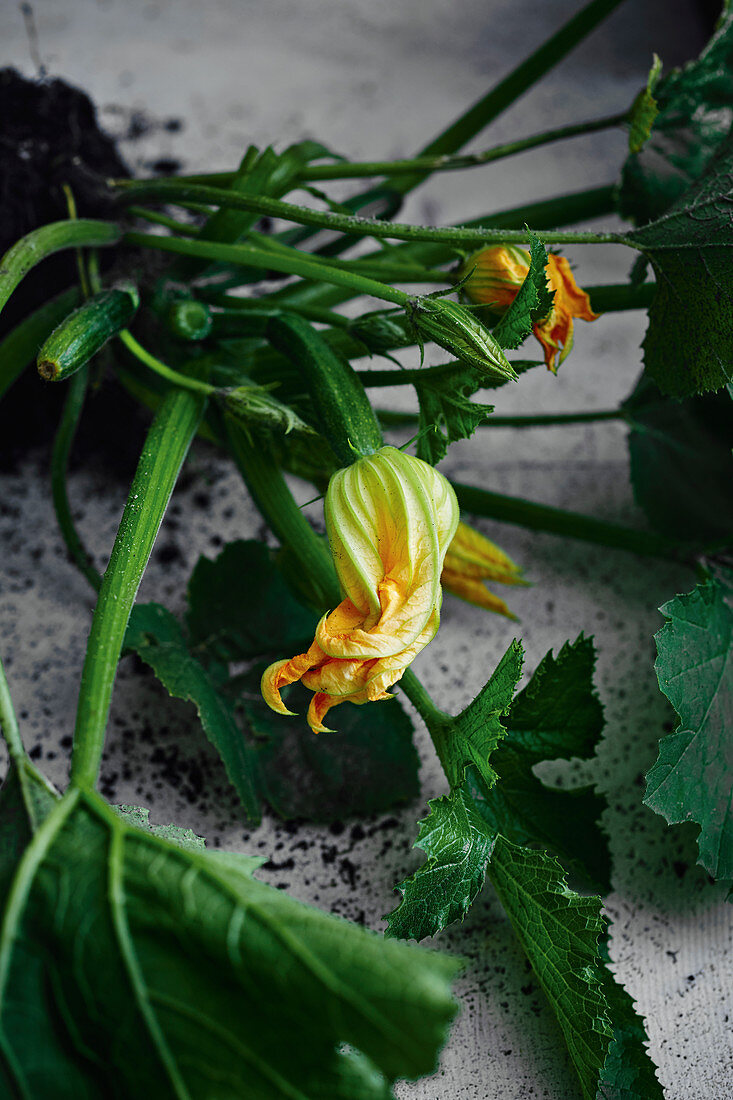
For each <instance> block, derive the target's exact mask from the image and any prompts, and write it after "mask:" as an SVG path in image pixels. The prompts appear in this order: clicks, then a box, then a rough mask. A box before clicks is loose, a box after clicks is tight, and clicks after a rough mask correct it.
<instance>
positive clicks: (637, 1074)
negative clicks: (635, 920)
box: [597, 940, 664, 1100]
mask: <svg viewBox="0 0 733 1100" xmlns="http://www.w3.org/2000/svg"><path fill="white" fill-rule="evenodd" d="M600 954H601V958H602V959H603V961H604V962H608V961H609V955H608V948H607V945H606V942H605V940H603V941H602V942H601V945H600ZM599 977H600V981H601V985H602V987H603V995H604V997H605V998H606V1003H607V1004H608V1008H609V1014H610V1018H611V1021H612V1026H613V1040H612V1041H611V1045H610V1046H609V1048H608V1055H607V1057H606V1062H605V1065H604V1066H603V1072H602V1074H601V1083H600V1087H599V1089H598V1098H597V1100H664V1093H663V1091H662V1086H661V1085H660V1084H659V1080H658V1078H657V1074H656V1070H655V1068H654V1063H653V1062H652V1060H651V1058H650V1057H649V1053H648V1051H647V1043H648V1039H647V1034H646V1027H645V1024H644V1020H643V1019H642V1017H641V1016H640V1015H639V1013H638V1012H637V1011H636V1006H635V1005H634V1002H633V1000H632V999H631V997H630V996H629V994H628V993H627V992H626V990H625V989H624V987H623V986H622V985H619V983H618V982H617V981H616V979H615V977H614V976H613V974H612V973H611V971H610V970H609V969H608V967H606V966H603V967H602V968H601V970H600V973H599Z"/></svg>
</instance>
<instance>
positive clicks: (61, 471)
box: [51, 367, 102, 592]
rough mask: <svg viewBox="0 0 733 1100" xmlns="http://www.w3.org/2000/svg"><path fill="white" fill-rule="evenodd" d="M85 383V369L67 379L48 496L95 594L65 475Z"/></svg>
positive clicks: (94, 576) (95, 578) (97, 580)
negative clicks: (49, 494) (73, 514)
mask: <svg viewBox="0 0 733 1100" xmlns="http://www.w3.org/2000/svg"><path fill="white" fill-rule="evenodd" d="M88 380H89V369H88V367H82V368H81V370H79V371H77V373H76V374H75V375H74V376H73V377H72V378H71V380H70V382H69V385H68V391H67V396H66V402H65V404H64V411H63V414H62V416H61V421H60V423H59V427H58V431H57V432H56V438H55V439H54V442H53V451H52V453H51V494H52V496H53V506H54V509H55V511H56V519H57V520H58V525H59V528H60V530H61V534H62V537H63V539H64V542H65V543H66V549H67V550H68V551H69V554H70V556H71V560H72V561H73V562H74V564H75V565H76V566H77V568H78V569H79V570H80V572H81V573H83V575H84V576H85V577H86V579H87V580H88V581H89V583H90V584H91V586H92V588H93V589H94V590H95V591H96V592H99V589H100V587H101V585H102V578H101V577H100V575H99V573H98V572H97V570H96V569H95V568H94V565H93V564H92V559H91V556H90V555H89V554H88V553H87V551H86V549H85V548H84V544H83V543H82V541H81V539H80V537H79V534H78V532H77V530H76V527H75V525H74V520H73V517H72V515H71V507H70V505H69V496H68V492H67V481H66V475H67V470H68V465H69V454H70V452H71V448H72V446H73V444H74V437H75V435H76V429H77V426H78V424H79V417H80V416H81V411H82V408H83V406H84V399H85V397H86V392H87V385H88Z"/></svg>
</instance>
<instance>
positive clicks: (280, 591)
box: [186, 540, 316, 661]
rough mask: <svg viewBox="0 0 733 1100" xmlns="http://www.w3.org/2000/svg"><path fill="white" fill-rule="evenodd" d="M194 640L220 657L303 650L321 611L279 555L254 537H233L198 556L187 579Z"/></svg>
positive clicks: (196, 647)
mask: <svg viewBox="0 0 733 1100" xmlns="http://www.w3.org/2000/svg"><path fill="white" fill-rule="evenodd" d="M188 603H189V607H188V613H187V615H186V625H187V627H188V631H189V635H190V639H191V646H192V647H193V649H194V650H196V651H201V652H203V653H205V654H206V655H207V656H211V657H214V658H216V659H217V660H220V661H244V660H247V659H249V658H251V657H261V656H262V655H263V654H265V653H272V654H276V653H284V652H287V651H289V650H291V649H292V650H293V652H298V651H299V650H300V649H307V648H308V646H309V645H310V643H311V641H312V640H313V630H314V627H315V625H316V617H315V616H314V614H313V612H312V611H308V610H307V608H305V607H304V606H303V605H302V604H301V603H299V602H298V600H296V599H295V597H294V596H293V594H292V592H291V591H290V590H289V588H288V587H287V585H286V584H285V582H284V580H283V579H282V576H281V574H280V571H279V570H278V568H277V566H276V565H275V555H274V553H273V552H272V551H271V550H268V548H267V547H266V546H263V545H262V543H260V542H256V541H254V540H250V541H246V542H245V541H238V542H230V543H228V545H227V546H225V547H224V549H223V550H222V552H221V553H220V554H219V556H218V557H217V558H216V559H215V560H214V561H211V560H210V559H209V558H205V557H201V558H199V560H198V562H197V564H196V567H195V569H194V571H193V573H192V574H191V578H190V580H189V584H188Z"/></svg>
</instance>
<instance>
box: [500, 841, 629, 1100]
mask: <svg viewBox="0 0 733 1100" xmlns="http://www.w3.org/2000/svg"><path fill="white" fill-rule="evenodd" d="M488 872H489V876H490V878H491V881H492V883H493V885H494V888H495V889H496V892H497V894H498V895H499V898H500V900H501V903H502V905H503V906H504V909H505V910H506V912H507V915H508V917H509V919H510V921H511V922H512V926H513V928H514V931H515V933H516V935H517V937H518V939H519V941H520V943H521V944H522V947H523V948H524V951H525V954H526V955H527V958H528V959H529V961H530V963H531V964H532V969H533V970H534V972H535V974H536V975H537V978H538V980H539V982H540V985H541V986H542V988H543V990H544V991H545V994H546V996H547V999H548V1000H549V1002H550V1005H551V1007H552V1010H553V1012H554V1013H555V1016H556V1017H557V1020H558V1022H559V1024H560V1027H561V1028H562V1032H563V1035H564V1036H565V1042H566V1043H567V1047H568V1051H569V1052H570V1057H571V1058H572V1060H573V1064H574V1066H575V1069H576V1071H577V1073H578V1077H579V1078H580V1083H581V1088H582V1090H583V1096H584V1097H585V1098H586V1100H596V1093H597V1089H598V1086H599V1081H600V1075H601V1071H602V1069H603V1065H604V1063H605V1061H606V1055H607V1053H608V1049H609V1044H610V1041H611V1039H612V1037H613V1031H612V1028H611V1024H610V1022H609V1015H608V1005H607V1002H606V998H605V996H604V993H603V988H602V985H601V980H600V978H601V962H600V958H599V954H598V938H599V936H600V935H601V933H602V931H603V919H602V917H601V901H600V898H593V897H590V898H587V897H582V896H581V895H580V894H576V893H573V891H572V890H570V889H569V888H568V886H567V884H566V882H565V877H564V874H563V871H562V869H561V867H560V866H559V864H558V863H557V861H556V860H554V859H552V858H551V857H550V856H548V855H547V854H546V853H545V852H534V851H531V850H530V849H529V848H518V847H516V846H515V845H514V844H511V843H510V842H509V841H508V840H505V839H504V837H502V836H498V837H497V838H496V843H495V844H494V848H493V852H492V855H491V860H490V862H489V868H488Z"/></svg>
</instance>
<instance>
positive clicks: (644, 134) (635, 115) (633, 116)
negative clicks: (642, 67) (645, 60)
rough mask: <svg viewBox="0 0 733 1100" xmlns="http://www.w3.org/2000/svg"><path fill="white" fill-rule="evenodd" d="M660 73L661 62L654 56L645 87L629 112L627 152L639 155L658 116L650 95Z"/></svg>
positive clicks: (657, 110)
mask: <svg viewBox="0 0 733 1100" xmlns="http://www.w3.org/2000/svg"><path fill="white" fill-rule="evenodd" d="M661 71H662V60H661V58H659V57H657V55H656V54H654V63H653V64H652V67H651V69H650V70H649V77H648V79H647V82H646V87H644V88H642V90H641V91H640V92H639V94H638V96H637V97H636V99H635V100H634V102H633V103H632V105H631V111H630V112H629V152H630V153H640V152H641V150H642V149H643V148H644V146H645V145H646V143H647V141H648V140H649V135H650V134H651V132H652V126H653V125H654V120H655V119H656V117H657V115H658V114H659V107H658V105H657V101H656V99H655V98H654V96H653V95H652V92H653V91H654V88H655V86H656V84H657V81H658V80H659V74H660V73H661Z"/></svg>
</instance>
